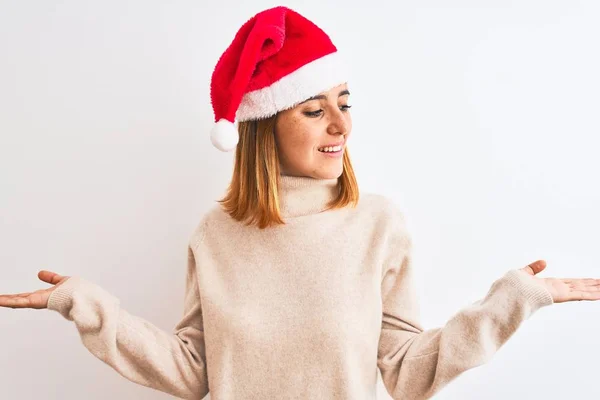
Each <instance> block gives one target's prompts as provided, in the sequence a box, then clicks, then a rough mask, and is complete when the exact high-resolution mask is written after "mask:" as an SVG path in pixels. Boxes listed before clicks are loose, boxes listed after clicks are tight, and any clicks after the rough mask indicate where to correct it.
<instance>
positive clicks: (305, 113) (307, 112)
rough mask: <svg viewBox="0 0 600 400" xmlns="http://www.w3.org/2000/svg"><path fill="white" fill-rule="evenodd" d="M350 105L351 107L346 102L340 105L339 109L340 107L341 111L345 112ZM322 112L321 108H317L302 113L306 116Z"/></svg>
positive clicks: (314, 115)
mask: <svg viewBox="0 0 600 400" xmlns="http://www.w3.org/2000/svg"><path fill="white" fill-rule="evenodd" d="M351 107H352V106H349V105H347V104H344V105H342V106H340V109H341V110H342V111H343V112H346V111H348V110H349V109H350V108H351ZM322 112H323V110H322V109H318V110H316V111H305V112H304V115H306V116H309V117H318V116H319V115H321V113H322Z"/></svg>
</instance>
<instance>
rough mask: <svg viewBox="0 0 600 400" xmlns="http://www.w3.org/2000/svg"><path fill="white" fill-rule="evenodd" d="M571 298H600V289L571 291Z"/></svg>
mask: <svg viewBox="0 0 600 400" xmlns="http://www.w3.org/2000/svg"><path fill="white" fill-rule="evenodd" d="M571 299H572V300H577V301H583V300H600V291H593V292H590V291H585V290H576V291H573V292H571Z"/></svg>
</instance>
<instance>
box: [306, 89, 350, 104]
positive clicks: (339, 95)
mask: <svg viewBox="0 0 600 400" xmlns="http://www.w3.org/2000/svg"><path fill="white" fill-rule="evenodd" d="M347 94H348V95H349V94H350V92H349V91H348V90H347V89H345V90H342V91H341V92H340V94H338V97H342V96H344V95H347ZM311 100H327V96H326V95H324V94H320V95H317V96H313V97H309V98H308V99H306V100H304V101H303V102H301V103H299V104H304V103H306V102H307V101H311Z"/></svg>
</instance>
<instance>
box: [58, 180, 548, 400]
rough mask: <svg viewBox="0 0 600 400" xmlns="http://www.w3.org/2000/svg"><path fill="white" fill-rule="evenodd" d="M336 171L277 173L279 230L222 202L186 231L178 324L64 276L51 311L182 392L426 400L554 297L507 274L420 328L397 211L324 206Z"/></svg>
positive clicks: (235, 399) (373, 205) (367, 198)
mask: <svg viewBox="0 0 600 400" xmlns="http://www.w3.org/2000/svg"><path fill="white" fill-rule="evenodd" d="M335 184H336V180H335V179H327V180H315V179H312V178H304V177H290V176H284V177H282V183H281V185H282V187H281V194H280V195H281V200H282V209H283V215H284V218H285V219H286V221H287V224H286V225H282V226H278V227H275V228H269V229H265V230H259V229H258V228H255V227H249V226H246V225H244V224H242V223H239V222H236V221H234V220H233V219H231V218H230V217H229V216H228V215H227V214H225V213H224V212H223V211H222V210H221V209H220V208H219V206H218V205H216V206H215V207H214V208H212V209H211V210H209V212H207V213H206V214H205V216H204V217H203V218H202V220H201V221H200V222H199V223H198V225H197V228H196V229H195V230H194V232H193V233H192V235H191V237H190V240H189V243H188V248H187V253H188V262H187V285H186V292H185V302H184V304H185V306H184V310H183V317H182V318H181V320H180V322H179V323H178V324H177V325H176V326H175V327H174V329H173V330H172V332H166V331H164V330H162V329H160V328H158V327H156V326H155V325H153V324H151V323H150V322H148V321H146V320H144V319H142V318H140V317H136V316H134V315H131V314H129V313H128V312H127V311H126V310H125V309H124V308H122V307H121V305H120V301H119V299H118V298H116V297H115V296H113V295H111V294H110V293H109V292H108V291H106V290H104V289H103V288H101V287H99V286H98V285H96V284H94V283H92V282H90V281H87V280H85V279H83V278H82V277H78V276H72V277H71V278H69V279H68V280H67V281H66V282H65V283H64V284H62V285H61V286H59V287H58V288H57V289H56V290H55V291H54V292H53V293H52V295H51V296H50V299H49V302H48V308H49V309H52V310H55V311H58V312H59V313H60V314H62V315H63V316H64V317H65V318H66V319H68V320H70V321H73V322H74V323H75V325H76V327H77V329H78V331H79V334H80V336H81V340H82V342H83V344H84V345H85V347H86V348H87V349H88V350H89V351H90V352H91V353H92V354H93V355H94V356H96V357H97V358H99V359H100V360H102V361H103V362H105V363H106V364H108V365H110V366H111V367H112V368H114V369H115V370H116V371H117V372H118V373H120V374H121V375H122V376H124V377H125V378H127V379H129V380H130V381H132V382H135V383H138V384H140V385H144V386H147V387H150V388H154V389H156V390H159V391H162V392H166V393H170V394H172V395H174V396H177V397H180V398H185V399H202V398H203V397H204V396H205V395H206V394H207V393H208V392H209V390H210V394H211V399H213V400H252V399H256V400H259V399H260V400H266V399H269V400H270V399H278V400H283V399H311V400H319V399H323V400H325V399H327V400H331V399H343V400H366V399H375V396H376V381H377V368H379V369H380V371H381V376H382V379H383V382H384V385H385V387H386V389H387V390H388V392H389V393H390V395H391V396H392V397H393V398H394V399H403V400H413V399H427V398H430V397H432V396H433V395H434V394H435V393H437V392H438V391H439V390H441V389H442V388H443V387H444V386H445V385H447V384H448V383H449V382H450V381H452V380H453V379H454V378H456V377H457V376H459V375H460V374H461V373H463V372H464V371H466V370H468V369H470V368H474V367H476V366H478V365H481V364H483V363H485V362H486V361H488V360H490V358H491V357H492V356H493V355H494V353H495V352H496V351H497V350H498V349H499V348H500V347H501V346H502V345H503V344H504V343H505V342H506V341H507V340H508V339H509V338H510V337H511V335H513V333H515V331H516V330H517V329H518V327H519V326H520V325H521V323H523V322H524V321H525V320H526V319H527V318H528V317H530V316H531V315H532V314H533V313H534V312H535V311H536V310H538V309H539V308H540V307H543V306H547V305H550V304H552V302H553V300H552V297H551V295H550V293H549V292H548V291H547V290H546V289H545V288H544V287H543V286H542V285H540V284H539V283H538V282H537V281H535V279H533V277H531V276H530V275H528V274H526V273H525V272H523V271H520V270H519V269H512V270H508V271H507V272H506V274H505V275H503V276H502V277H499V279H497V280H496V281H495V282H493V284H492V285H491V287H490V289H489V291H488V293H487V294H486V296H485V297H483V298H482V299H481V300H479V301H477V302H476V303H473V304H471V305H469V306H467V307H465V308H463V309H462V310H460V311H459V312H457V313H456V314H455V315H454V316H453V317H452V318H450V319H449V320H448V321H447V323H446V324H445V325H444V326H442V327H438V328H433V329H424V328H423V327H422V326H421V323H420V318H419V307H418V298H417V297H416V295H415V287H414V283H413V278H414V268H415V266H414V265H413V263H412V258H411V238H410V234H409V232H407V229H406V223H405V221H404V218H403V214H402V212H401V211H400V210H399V208H398V207H396V206H395V205H394V203H393V202H392V201H391V200H389V199H387V198H386V197H384V196H381V195H377V194H369V193H367V194H365V193H363V194H362V195H361V200H360V203H359V205H358V206H357V207H356V208H352V207H347V208H344V209H338V210H328V211H323V210H324V207H325V204H326V203H327V201H328V200H329V199H331V198H333V196H334V195H335V190H336V187H335Z"/></svg>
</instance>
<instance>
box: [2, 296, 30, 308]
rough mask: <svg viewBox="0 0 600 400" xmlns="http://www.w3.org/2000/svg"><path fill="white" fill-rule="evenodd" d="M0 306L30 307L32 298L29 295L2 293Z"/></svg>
mask: <svg viewBox="0 0 600 400" xmlns="http://www.w3.org/2000/svg"><path fill="white" fill-rule="evenodd" d="M0 306H2V307H10V308H28V307H30V306H31V299H30V298H29V297H19V296H12V295H8V296H7V295H1V296H0Z"/></svg>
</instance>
